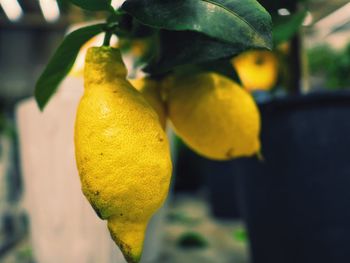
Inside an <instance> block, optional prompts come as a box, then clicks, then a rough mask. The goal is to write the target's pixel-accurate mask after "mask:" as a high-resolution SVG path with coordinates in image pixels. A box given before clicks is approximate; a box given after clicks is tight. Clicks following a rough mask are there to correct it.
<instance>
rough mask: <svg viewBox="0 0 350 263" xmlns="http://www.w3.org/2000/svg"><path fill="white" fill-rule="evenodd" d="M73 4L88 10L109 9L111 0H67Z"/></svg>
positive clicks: (110, 8)
mask: <svg viewBox="0 0 350 263" xmlns="http://www.w3.org/2000/svg"><path fill="white" fill-rule="evenodd" d="M69 1H71V2H72V3H73V4H75V5H77V6H79V7H81V8H83V9H85V10H89V11H111V10H113V11H114V9H113V7H112V6H111V0H69Z"/></svg>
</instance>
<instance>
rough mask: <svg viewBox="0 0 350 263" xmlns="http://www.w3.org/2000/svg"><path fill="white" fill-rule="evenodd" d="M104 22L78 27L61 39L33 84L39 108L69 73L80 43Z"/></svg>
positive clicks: (100, 29)
mask: <svg viewBox="0 0 350 263" xmlns="http://www.w3.org/2000/svg"><path fill="white" fill-rule="evenodd" d="M103 27H104V24H97V25H92V26H88V27H84V28H80V29H78V30H76V31H74V32H72V33H70V34H69V35H67V36H66V38H65V39H64V40H63V42H62V43H61V44H60V46H59V47H58V48H57V50H56V52H55V54H54V55H53V57H52V58H51V59H50V61H49V63H48V64H47V66H46V68H45V69H44V71H43V73H42V74H41V76H40V77H39V79H38V81H37V83H36V86H35V99H36V101H37V103H38V106H39V108H40V109H41V110H43V109H44V107H45V105H46V103H47V102H48V101H49V99H50V98H51V96H52V95H53V94H54V93H55V91H56V90H57V87H58V85H59V84H60V82H61V81H62V80H63V79H64V77H65V76H66V75H67V74H68V73H69V71H70V69H71V68H72V66H73V64H74V61H75V59H76V57H77V55H78V52H79V50H80V48H81V47H82V45H83V44H84V43H85V42H86V41H88V40H89V39H90V38H92V37H93V36H95V35H97V34H99V33H101V32H102V31H103Z"/></svg>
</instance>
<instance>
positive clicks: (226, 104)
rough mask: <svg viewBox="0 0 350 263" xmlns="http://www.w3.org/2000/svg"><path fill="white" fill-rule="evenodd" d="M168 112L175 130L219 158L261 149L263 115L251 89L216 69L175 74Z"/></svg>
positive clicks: (206, 153) (199, 149) (200, 150)
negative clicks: (243, 86)
mask: <svg viewBox="0 0 350 263" xmlns="http://www.w3.org/2000/svg"><path fill="white" fill-rule="evenodd" d="M167 85H168V98H167V102H168V113H169V119H170V120H171V123H172V124H173V126H174V129H175V132H176V133H177V134H178V135H179V136H180V137H181V138H182V139H183V140H184V142H185V143H186V144H187V145H188V146H190V147H191V148H192V149H193V150H194V151H196V152H197V153H199V154H201V155H203V156H205V157H207V158H210V159H215V160H228V159H232V158H236V157H242V156H251V155H254V154H256V153H258V152H259V150H260V141H259V133H260V115H259V111H258V109H257V106H256V104H255V102H254V100H253V98H252V97H251V95H250V94H249V93H247V92H246V91H245V90H244V89H242V88H241V87H240V86H239V85H238V84H236V83H235V82H233V81H232V80H230V79H228V78H226V77H224V76H221V75H219V74H216V73H200V74H196V75H192V76H187V77H182V78H176V77H175V78H173V79H172V80H171V79H170V80H168V81H167Z"/></svg>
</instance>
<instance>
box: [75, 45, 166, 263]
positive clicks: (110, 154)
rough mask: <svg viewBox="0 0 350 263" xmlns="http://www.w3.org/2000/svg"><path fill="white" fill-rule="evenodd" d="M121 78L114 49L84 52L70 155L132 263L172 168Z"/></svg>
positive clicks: (151, 123)
mask: <svg viewBox="0 0 350 263" xmlns="http://www.w3.org/2000/svg"><path fill="white" fill-rule="evenodd" d="M126 74H127V72H126V68H125V66H124V64H123V61H122V59H121V55H120V52H119V50H118V49H114V48H111V47H93V48H90V49H89V50H88V52H87V56H86V62H85V72H84V78H85V92H84V95H83V97H82V99H81V101H80V104H79V107H78V111H77V116H76V124H75V153H76V162H77V167H78V171H79V176H80V179H81V185H82V191H83V193H84V195H85V196H86V198H87V199H88V200H89V202H90V204H91V205H92V207H93V208H94V209H95V211H96V213H97V214H98V215H99V217H100V218H102V219H105V220H107V221H108V228H109V231H110V233H111V236H112V238H113V240H114V241H115V243H116V244H117V245H118V246H119V248H120V249H121V250H122V252H123V254H124V256H125V258H126V259H127V261H128V262H133V263H134V262H139V260H140V258H141V253H142V247H143V241H144V236H145V230H146V227H147V224H148V222H149V220H150V218H151V217H152V215H153V214H154V213H155V212H156V211H157V209H159V208H160V207H161V206H162V204H163V202H164V200H165V198H166V196H167V193H168V188H169V183H170V176H171V170H172V165H171V160H170V153H169V143H168V140H167V137H166V135H165V133H164V130H163V129H162V127H161V125H160V123H159V121H158V116H157V113H156V112H155V111H154V110H153V109H152V107H151V106H150V105H149V104H148V103H147V102H146V100H145V99H144V98H143V96H142V95H141V94H140V93H139V92H138V91H137V90H136V89H135V88H133V87H132V86H131V85H130V83H129V82H128V81H127V80H126Z"/></svg>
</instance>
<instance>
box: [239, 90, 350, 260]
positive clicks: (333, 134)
mask: <svg viewBox="0 0 350 263" xmlns="http://www.w3.org/2000/svg"><path fill="white" fill-rule="evenodd" d="M260 108H261V113H262V126H263V127H262V146H263V148H262V152H263V155H264V158H265V161H264V162H260V161H258V160H257V159H256V158H252V159H240V160H237V161H235V162H234V164H233V170H234V171H233V173H234V174H235V178H236V179H237V183H238V184H239V186H240V187H239V191H240V198H241V199H240V200H241V208H242V211H241V212H242V215H243V217H244V218H245V220H246V224H247V227H248V234H249V238H250V241H251V253H252V262H253V263H323V262H324V263H331V262H332V263H333V262H337V263H345V262H350V249H349V245H350V152H349V150H350V93H334V94H319V95H308V96H303V97H294V98H292V99H281V100H275V101H272V102H268V103H265V104H263V105H261V107H260Z"/></svg>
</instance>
